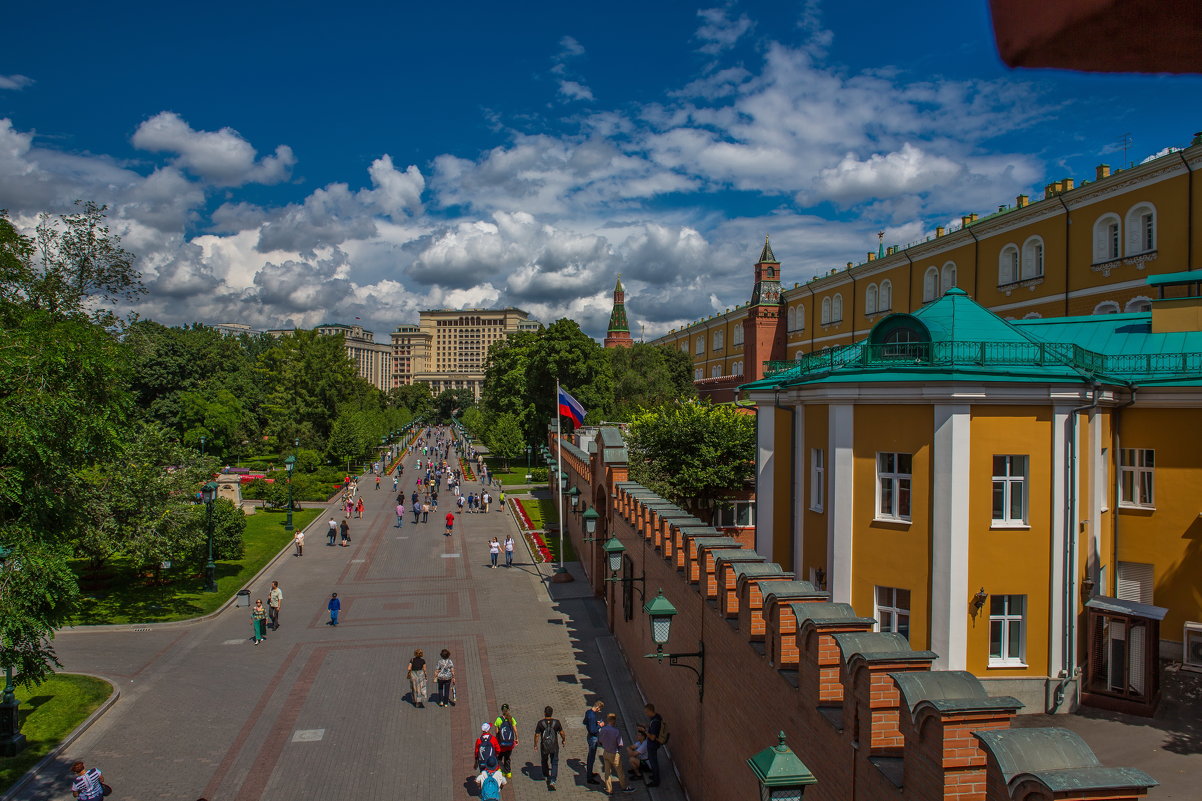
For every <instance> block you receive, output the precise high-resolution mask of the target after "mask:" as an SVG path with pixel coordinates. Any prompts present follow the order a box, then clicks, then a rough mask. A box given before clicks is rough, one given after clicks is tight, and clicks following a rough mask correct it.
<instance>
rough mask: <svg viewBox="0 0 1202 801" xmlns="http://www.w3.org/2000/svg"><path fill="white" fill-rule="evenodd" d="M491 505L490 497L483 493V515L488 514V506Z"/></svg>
mask: <svg viewBox="0 0 1202 801" xmlns="http://www.w3.org/2000/svg"><path fill="white" fill-rule="evenodd" d="M491 503H492V495H489V494H488V493H487V492H486V493H484V511H485V513H487V512H488V506H489V504H491Z"/></svg>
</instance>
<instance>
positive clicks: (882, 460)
mask: <svg viewBox="0 0 1202 801" xmlns="http://www.w3.org/2000/svg"><path fill="white" fill-rule="evenodd" d="M890 457H892V458H890ZM903 457H904V458H905V460H906V461H907V462H909V468H910V470H909V471H903V470H901V469H900V468H901V467H902V464H901V462H902V458H903ZM887 461H889V462H891V463H892V464H891V467H892V469H884V468H885V467H886V462H887ZM913 470H914V454H912V453H898V452H895V451H877V454H876V519H877V520H884V521H888V522H891V523H897V522H904V523H909V522H910V518H911V515H912V514H913V511H914V497H913V490H914V474H913V472H912V471H913ZM903 496H904V497H905V498H906V499H907V500H906V503H905V504H904V506H905V507H906V509H907V511H906V513H905V514H903V513H902V507H903V503H902V498H903ZM886 506H888V508H885V507H886Z"/></svg>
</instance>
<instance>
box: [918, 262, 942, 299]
mask: <svg viewBox="0 0 1202 801" xmlns="http://www.w3.org/2000/svg"><path fill="white" fill-rule="evenodd" d="M938 297H939V268H938V267H936V266H934V265H931V266H930V267H928V268H927V271H926V272H925V273H923V276H922V302H923V303H930V302H931V301H932V300H935V299H936V298H938Z"/></svg>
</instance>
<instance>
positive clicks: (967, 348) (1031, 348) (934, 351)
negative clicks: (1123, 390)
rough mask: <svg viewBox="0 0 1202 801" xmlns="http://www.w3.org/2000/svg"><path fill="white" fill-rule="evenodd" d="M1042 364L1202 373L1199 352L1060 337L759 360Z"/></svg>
mask: <svg viewBox="0 0 1202 801" xmlns="http://www.w3.org/2000/svg"><path fill="white" fill-rule="evenodd" d="M906 365H913V366H920V367H936V368H938V367H954V366H961V367H1014V368H1023V367H1047V366H1053V365H1059V366H1063V367H1067V368H1069V369H1071V370H1076V371H1078V372H1080V373H1082V374H1083V375H1097V376H1110V377H1114V378H1119V379H1130V378H1169V377H1178V376H1199V377H1202V353H1132V354H1119V355H1107V354H1102V353H1097V352H1095V351H1091V350H1087V349H1086V348H1082V347H1080V346H1079V345H1072V344H1068V343H1063V342H934V343H917V342H914V343H898V344H883V345H882V344H869V343H867V342H857V343H855V344H854V345H847V346H844V347H841V348H828V349H826V350H820V351H815V352H814V353H807V354H806V355H805V356H803V357H801V358H800V359H798V360H796V361H770V362H765V363H764V375H765V377H778V376H785V375H794V376H796V377H798V378H800V377H802V376H810V375H816V374H823V373H830V372H833V371H835V370H838V369H840V368H843V367H856V368H888V367H902V366H906Z"/></svg>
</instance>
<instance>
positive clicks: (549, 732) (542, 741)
mask: <svg viewBox="0 0 1202 801" xmlns="http://www.w3.org/2000/svg"><path fill="white" fill-rule="evenodd" d="M567 741H568V738H567V735H566V734H564V732H563V724H562V723H560V722H559V721H558V720H556V719H555V710H554V709H552V708H551V707H547V708H546V709H544V710H543V717H542V720H540V721H539V722H538V725H537V726H535V727H534V748H535V750H536V751H538V755H539V759H540V765H541V767H542V770H543V778H544V779H546V780H547V789H548V790H550V791H554V790H555V780H556V779H557V778H559V746H561V745H563V744H564V743H566V742H567Z"/></svg>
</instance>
